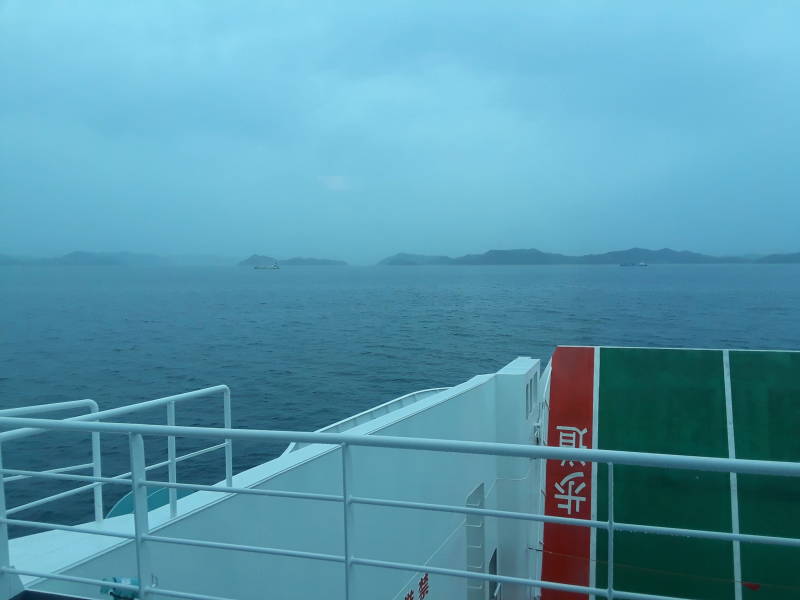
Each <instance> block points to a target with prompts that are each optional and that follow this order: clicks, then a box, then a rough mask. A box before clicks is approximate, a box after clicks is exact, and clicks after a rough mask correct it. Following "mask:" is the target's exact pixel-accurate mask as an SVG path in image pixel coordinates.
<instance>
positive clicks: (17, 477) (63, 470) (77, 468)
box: [3, 463, 94, 483]
mask: <svg viewBox="0 0 800 600" xmlns="http://www.w3.org/2000/svg"><path fill="white" fill-rule="evenodd" d="M93 466H94V464H92V463H85V464H82V465H74V466H72V467H59V468H58V469H47V470H46V471H34V472H35V473H68V472H70V471H81V470H83V469H91V468H92V467H93ZM31 477H34V475H15V476H14V477H6V478H5V479H4V480H3V481H5V483H11V482H12V481H20V480H22V479H30V478H31Z"/></svg>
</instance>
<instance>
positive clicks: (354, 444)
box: [0, 357, 800, 600]
mask: <svg viewBox="0 0 800 600" xmlns="http://www.w3.org/2000/svg"><path fill="white" fill-rule="evenodd" d="M549 376H550V367H548V368H547V369H544V370H542V369H541V364H540V362H539V361H538V360H533V359H530V358H525V357H522V358H518V359H516V360H514V361H513V362H511V363H510V364H509V365H507V366H506V367H504V368H503V369H501V370H500V371H498V372H497V373H494V374H489V375H479V376H476V377H473V378H472V379H470V380H469V381H466V382H465V383H462V384H460V385H457V386H454V387H451V388H443V389H437V390H425V391H422V392H418V393H415V394H410V395H408V396H404V397H401V398H398V399H397V400H395V401H393V402H389V403H386V404H384V405H380V406H378V407H376V408H375V409H372V410H370V411H366V412H365V413H361V414H360V415H356V416H355V417H352V418H351V419H347V420H345V421H342V422H340V423H337V424H335V425H332V426H330V427H329V428H325V429H324V430H321V431H320V432H315V433H298V432H276V431H264V430H242V429H232V428H231V427H230V425H231V418H230V393H229V391H228V389H227V388H226V387H225V386H219V387H217V388H210V389H208V390H200V391H198V392H191V393H189V394H185V395H180V396H173V397H169V398H165V399H159V400H155V401H151V402H149V403H142V404H140V405H134V406H132V407H125V408H122V409H114V410H111V411H105V412H98V411H97V407H96V405H95V406H90V410H91V412H90V413H89V414H88V415H85V416H82V417H77V418H72V419H66V420H44V419H34V418H30V417H24V416H23V417H21V416H20V415H21V414H25V413H24V409H21V410H17V409H15V410H14V411H6V413H5V415H3V414H2V412H0V425H3V426H5V427H10V426H11V427H20V428H33V427H36V428H39V431H38V432H32V431H31V430H25V429H17V430H14V431H10V432H6V433H3V434H0V447H1V448H2V452H3V453H4V454H6V455H8V454H9V453H12V452H13V451H14V450H13V449H14V440H15V439H16V438H19V437H22V436H27V435H39V434H41V432H42V431H43V430H65V431H75V432H77V433H79V434H80V435H81V438H82V439H85V438H86V433H87V432H92V433H93V441H94V443H95V446H94V448H95V450H98V449H99V444H97V443H96V442H97V438H98V437H99V436H100V435H103V436H105V435H127V436H128V437H129V439H130V454H131V473H128V474H123V475H122V476H121V477H116V478H112V477H109V476H107V475H105V474H102V475H101V473H100V471H101V469H100V461H99V454H97V453H96V455H95V460H94V461H93V462H92V463H89V464H87V465H79V466H78V467H80V468H84V469H91V470H92V475H76V474H74V473H71V472H67V471H65V470H64V469H61V470H60V471H49V472H43V473H42V472H39V473H31V472H24V471H19V470H13V469H7V468H6V469H2V463H0V475H2V476H1V477H0V585H2V590H0V593H2V594H3V598H0V600H7V599H9V598H12V597H14V596H15V595H17V594H19V593H20V592H22V591H23V588H24V589H26V590H34V591H42V592H54V593H58V594H65V595H69V596H76V597H82V598H104V597H107V596H106V595H104V594H102V593H101V591H100V587H101V584H102V580H104V579H106V578H110V577H130V578H137V580H138V581H136V582H135V583H133V584H130V585H125V584H120V585H117V586H116V587H117V588H118V590H119V591H121V592H126V591H127V592H129V593H132V594H137V595H138V596H139V597H140V598H147V599H148V600H150V599H154V598H169V597H171V598H192V599H196V600H219V599H243V600H244V599H247V600H249V599H252V600H263V599H264V598H275V599H287V600H288V599H303V600H305V599H317V598H319V599H322V598H334V599H339V598H346V599H348V600H353V599H358V600H372V599H375V598H384V599H389V600H412V599H413V600H444V599H457V598H464V599H467V600H487V599H489V598H500V597H502V598H504V599H506V600H513V599H530V598H533V597H535V596H536V595H538V594H539V593H540V591H541V590H542V589H550V590H570V591H580V592H591V593H592V594H594V595H596V596H597V597H608V598H611V597H614V598H642V599H646V598H649V599H655V598H665V597H664V596H655V595H647V594H637V593H632V592H623V591H617V590H613V589H597V588H589V587H580V586H570V585H565V584H559V583H553V582H542V581H540V569H541V532H542V523H543V522H552V523H569V524H573V525H575V526H579V527H590V528H601V529H608V530H611V531H613V530H614V529H615V528H616V529H618V530H620V531H643V532H657V533H661V534H665V533H666V534H669V535H685V536H693V537H710V538H715V539H722V540H736V539H745V538H760V539H759V540H758V541H759V542H760V543H778V544H789V545H791V544H797V545H800V541H797V540H789V539H783V538H774V539H772V541H769V540H767V538H765V537H763V536H745V535H741V534H729V533H718V532H709V531H685V530H682V531H678V530H674V531H667V528H657V527H649V526H644V525H634V524H631V525H628V524H625V523H614V522H613V519H612V520H611V522H607V521H594V520H581V521H577V520H575V519H568V518H560V517H552V516H545V515H544V514H543V513H544V510H543V505H544V494H543V490H544V466H545V460H544V459H556V460H558V461H561V460H569V459H574V460H584V461H587V462H604V463H608V464H609V465H613V464H614V463H617V464H619V463H622V464H636V465H643V466H661V467H673V468H683V469H696V470H710V471H735V472H742V473H748V472H749V473H772V474H776V475H793V476H798V475H800V464H795V463H774V462H772V463H771V462H765V461H747V460H733V459H721V458H720V459H717V458H701V457H683V456H672V455H657V454H636V453H630V452H619V451H610V450H581V449H571V448H558V447H547V446H543V445H541V444H542V443H543V442H544V441H545V440H543V439H542V437H543V433H542V432H545V431H546V430H547V428H546V420H547V414H548V412H547V403H548V398H549V380H550V377H549ZM208 394H221V395H222V396H223V401H224V402H223V405H224V408H225V411H224V425H225V427H224V428H218V429H217V428H198V427H179V426H176V425H175V424H174V406H175V403H176V402H183V401H191V400H193V399H196V398H198V397H201V396H206V395H208ZM154 406H165V407H166V412H167V425H164V426H159V425H136V424H127V423H114V422H104V421H108V420H109V419H112V420H113V418H114V417H116V416H118V415H120V414H126V413H130V412H135V411H136V410H139V409H140V408H141V407H146V408H152V407H154ZM71 407H75V406H73V405H71ZM52 408H53V407H50V409H52ZM42 410H45V409H42ZM28 412H29V413H36V412H39V411H38V409H28ZM143 436H166V437H168V438H170V439H169V443H168V456H167V459H166V461H164V460H163V458H164V457H160V456H159V457H155V456H145V452H144V444H143ZM174 436H178V437H196V438H204V439H207V440H210V441H211V442H212V444H213V445H212V446H211V447H210V449H211V450H217V449H222V450H224V452H225V462H226V471H227V473H228V476H227V477H226V479H225V480H224V481H222V482H220V483H218V484H216V485H214V486H199V485H189V484H181V483H180V482H178V481H176V469H175V463H176V462H177V461H180V460H182V459H183V458H187V459H190V458H191V456H188V457H177V456H176V455H175V445H174V441H173V440H174ZM237 440H264V441H272V442H274V441H285V442H287V443H288V442H293V443H292V445H291V446H289V447H288V448H287V450H286V451H285V452H284V453H283V454H282V455H281V456H280V457H278V458H276V459H274V460H272V461H269V462H267V463H264V464H261V465H259V466H256V467H254V468H252V469H248V470H246V471H244V472H242V473H238V474H235V475H233V474H232V472H231V464H232V461H231V457H232V453H233V452H234V451H235V447H236V442H237ZM194 455H196V453H194V454H193V455H192V456H194ZM165 463H166V466H167V467H168V477H167V478H166V480H157V479H155V478H151V476H150V475H149V473H150V472H153V471H152V469H151V468H150V467H148V466H146V465H150V466H151V467H152V466H158V465H163V464H165ZM76 469H77V467H76ZM76 469H74V470H76ZM21 477H32V478H33V479H30V480H28V481H29V482H30V481H35V480H36V479H35V478H36V477H44V478H61V479H71V480H74V481H77V482H79V483H81V484H84V485H86V484H88V485H86V489H85V490H84V491H85V492H89V491H92V492H94V500H93V502H95V506H96V507H98V506H99V507H100V512H99V513H98V514H97V519H96V520H95V522H93V523H87V524H83V525H78V526H62V525H53V524H44V523H36V522H30V521H24V520H18V519H16V518H15V514H16V513H15V511H14V508H13V507H6V506H5V491H4V490H5V486H6V485H11V484H12V481H13V480H14V479H17V480H19V478H21ZM609 481H610V483H611V484H612V485H611V486H610V488H611V490H610V494H609V502H610V504H611V505H612V506H613V468H609ZM29 484H30V483H29ZM110 485H125V486H129V487H131V488H132V489H133V490H134V503H133V504H134V512H133V514H130V515H122V516H118V517H113V518H104V517H103V515H102V510H101V509H102V502H101V494H102V486H110ZM158 487H168V488H170V489H171V490H176V489H178V488H184V489H186V488H188V489H192V490H195V491H194V493H192V494H190V495H189V496H186V497H184V498H181V499H177V497H176V495H175V494H171V496H170V501H169V502H168V503H167V504H166V505H164V506H161V507H159V508H156V509H154V510H150V511H148V509H147V497H146V494H147V489H148V488H158ZM61 497H62V495H58V497H55V496H54V497H51V498H49V499H47V500H48V501H52V502H57V501H58V500H59V499H60V498H61ZM31 505H32V504H29V505H27V506H31ZM16 512H19V511H16ZM611 514H613V510H612V511H611ZM9 525H28V526H32V527H37V528H39V529H43V530H45V531H43V532H41V533H37V534H33V535H29V536H25V537H21V538H17V539H12V540H10V541H9V540H8V537H7V530H8V526H9ZM609 537H610V539H611V540H613V536H609ZM750 541H753V540H752V539H751V540H750ZM608 550H609V552H608V555H609V557H610V560H609V565H611V566H613V543H609V549H608Z"/></svg>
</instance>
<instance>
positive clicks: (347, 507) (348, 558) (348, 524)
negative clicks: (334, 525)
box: [342, 444, 353, 600]
mask: <svg viewBox="0 0 800 600" xmlns="http://www.w3.org/2000/svg"><path fill="white" fill-rule="evenodd" d="M351 471H352V463H351V457H350V446H349V445H348V444H342V507H343V513H342V516H343V532H344V535H343V538H344V597H345V600H350V599H351V598H352V594H351V592H352V590H353V587H352V586H353V556H352V553H351V551H350V538H351V535H350V533H351V528H352V526H353V514H352V510H353V505H352V504H351V503H350V476H351V475H350V472H351Z"/></svg>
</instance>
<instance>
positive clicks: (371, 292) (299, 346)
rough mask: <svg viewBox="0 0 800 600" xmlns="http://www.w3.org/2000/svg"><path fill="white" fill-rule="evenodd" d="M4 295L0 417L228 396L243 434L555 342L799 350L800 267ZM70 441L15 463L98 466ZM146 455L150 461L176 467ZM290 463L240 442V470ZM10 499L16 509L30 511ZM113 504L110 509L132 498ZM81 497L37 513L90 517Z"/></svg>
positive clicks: (134, 285)
mask: <svg viewBox="0 0 800 600" xmlns="http://www.w3.org/2000/svg"><path fill="white" fill-rule="evenodd" d="M0 285H2V295H3V310H2V311H0V331H2V336H0V397H1V398H2V401H3V406H4V407H10V406H21V405H25V404H35V403H43V402H57V401H63V400H74V399H78V398H93V399H95V400H97V401H98V402H99V403H100V407H101V409H105V408H112V407H116V406H120V405H123V404H128V403H132V402H138V401H142V400H146V399H151V398H156V397H162V396H166V395H171V394H176V393H180V392H184V391H188V390H192V389H197V388H202V387H207V386H211V385H216V384H220V383H225V384H227V385H229V386H230V387H231V390H232V398H233V424H234V426H235V427H250V428H275V429H296V430H308V429H316V428H319V427H322V426H325V425H328V424H330V423H332V422H335V421H337V420H339V419H342V418H345V417H348V416H350V415H352V414H354V413H357V412H359V411H362V410H365V409H367V408H370V407H372V406H374V405H376V404H379V403H382V402H386V401H388V400H391V399H392V398H395V397H397V396H400V395H402V394H405V393H408V392H412V391H414V390H417V389H422V388H428V387H438V386H450V385H454V384H457V383H460V382H462V381H464V380H466V379H468V378H469V377H471V376H473V375H476V374H479V373H487V372H492V371H495V370H497V369H498V368H500V367H501V366H503V365H504V364H506V363H507V362H509V361H511V360H512V359H513V358H515V357H516V356H519V355H527V356H532V357H535V358H541V359H542V360H543V361H546V360H547V359H548V357H549V355H550V353H551V352H552V349H553V347H554V346H555V345H556V344H600V345H626V346H669V347H729V348H771V349H798V348H799V347H800V313H799V312H798V311H797V306H800V266H798V265H698V266H650V267H648V268H641V269H640V268H631V269H624V268H619V267H615V266H608V267H606V266H588V267H584V266H563V267H561V266H543V267H327V268H326V267H321V268H318V267H299V268H294V269H290V268H284V269H281V270H280V271H256V270H252V269H246V268H233V267H229V268H224V267H219V268H214V267H198V268H191V267H174V268H173V267H163V268H134V267H132V268H114V267H111V268H104V267H74V268H57V267H55V268H49V267H41V268H25V267H22V268H17V267H6V268H3V269H2V270H0ZM137 418H141V417H137ZM144 418H145V420H146V421H148V422H164V414H163V413H162V412H161V411H158V412H157V413H153V414H147V415H144ZM221 419H222V407H221V400H217V399H209V400H208V401H207V402H204V403H201V404H195V405H192V407H187V408H184V407H180V406H179V407H178V418H177V423H178V424H179V425H180V424H184V425H209V426H219V425H221V424H222V420H221ZM107 437H109V439H106V440H105V441H104V443H105V444H106V445H107V446H110V447H109V448H108V449H109V450H110V452H109V453H107V454H106V455H105V456H104V473H106V474H115V473H119V472H123V471H127V470H128V467H127V449H126V448H127V441H126V440H124V439H122V438H121V436H118V437H115V438H111V437H110V436H107ZM74 440H75V437H74V436H72V437H65V436H59V435H47V436H37V437H36V438H35V439H34V438H32V439H30V440H27V441H24V442H19V444H20V446H19V448H21V450H20V451H16V452H13V453H8V455H7V458H8V461H7V462H11V463H12V466H14V467H19V468H53V467H56V466H64V465H66V464H75V463H78V462H85V460H86V459H87V458H88V450H89V446H88V440H87V443H85V444H75V442H74ZM190 447H197V446H192V444H189V443H188V442H179V450H181V449H188V448H190ZM148 448H149V451H150V452H152V454H151V455H149V456H148V461H149V462H156V461H158V460H163V459H164V458H165V454H164V453H163V452H164V451H163V445H162V446H149V447H148ZM280 450H281V448H280V447H275V446H271V447H265V446H255V445H247V444H244V445H243V444H238V445H237V446H236V448H235V453H234V459H235V468H236V469H241V468H244V467H247V466H251V465H254V464H257V463H259V462H262V461H263V460H266V459H268V458H269V457H271V456H274V455H275V454H276V453H277V452H280ZM43 457H49V459H48V461H45V460H43ZM56 463H57V464H56ZM221 478H222V456H221V454H219V453H217V454H210V455H205V456H202V457H200V458H198V459H195V460H192V461H189V462H188V463H183V464H182V465H181V466H180V467H179V480H186V481H192V480H194V481H203V482H211V481H217V480H219V479H221ZM11 485H14V484H11ZM16 485H19V484H16ZM53 489H61V488H53ZM9 491H10V494H9V498H10V505H16V504H18V503H21V502H23V501H25V500H27V499H30V498H33V497H34V496H31V492H32V490H31V489H30V488H26V487H25V486H20V487H11V486H9ZM43 492H44V490H43V488H41V487H40V488H38V489H36V490H35V497H41V496H42V495H44V494H43ZM106 493H107V504H108V503H109V502H110V501H111V500H113V499H114V498H115V497H118V496H119V495H120V494H121V493H122V491H114V490H111V489H108V490H107V492H106ZM83 499H84V498H83V497H81V500H83ZM85 499H86V502H81V501H80V500H78V499H75V500H74V501H73V502H72V504H71V505H70V507H69V510H67V512H66V513H65V512H63V507H62V506H59V504H60V503H57V504H56V505H54V506H56V507H57V508H58V509H59V510H56V511H52V512H51V511H50V509H48V508H43V509H34V510H31V511H30V513H27V516H28V517H32V518H44V519H45V520H46V519H47V518H55V519H65V520H67V521H69V520H72V521H73V522H75V521H77V520H82V519H84V518H87V519H88V518H90V517H91V514H90V509H91V506H90V502H89V499H88V498H85ZM107 508H108V506H107ZM21 518H26V515H23V516H22V517H21Z"/></svg>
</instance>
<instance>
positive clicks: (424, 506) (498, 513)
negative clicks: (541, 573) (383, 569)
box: [350, 496, 608, 529]
mask: <svg viewBox="0 0 800 600" xmlns="http://www.w3.org/2000/svg"><path fill="white" fill-rule="evenodd" d="M350 502H352V503H353V504H368V505H370V506H390V507H393V508H409V509H413V510H429V511H434V512H449V513H460V514H463V515H480V516H484V517H498V518H508V519H519V520H522V521H537V522H541V523H560V524H563V525H576V526H578V527H596V528H598V529H607V528H608V523H606V522H605V521H593V520H591V519H571V518H569V517H554V516H551V515H540V514H535V513H524V512H514V511H506V510H494V509H491V508H473V507H471V506H455V505H450V504H432V503H430V502H410V501H407V500H386V499H383V498H365V497H363V496H351V497H350Z"/></svg>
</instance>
